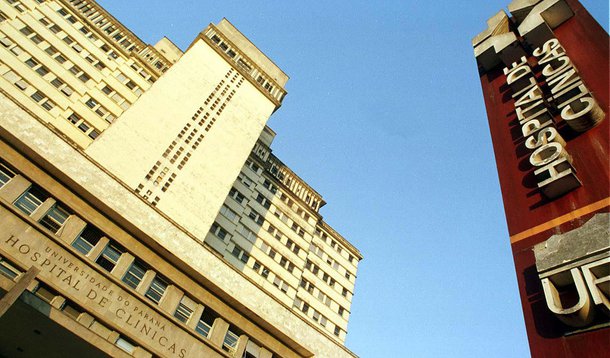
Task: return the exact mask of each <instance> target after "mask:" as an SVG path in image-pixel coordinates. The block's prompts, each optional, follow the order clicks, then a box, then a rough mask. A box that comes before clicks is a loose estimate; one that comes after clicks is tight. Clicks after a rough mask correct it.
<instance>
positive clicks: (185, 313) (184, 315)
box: [174, 296, 194, 323]
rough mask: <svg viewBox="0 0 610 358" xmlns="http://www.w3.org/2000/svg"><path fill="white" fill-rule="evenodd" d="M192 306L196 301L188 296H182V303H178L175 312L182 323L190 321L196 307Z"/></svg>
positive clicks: (175, 315)
mask: <svg viewBox="0 0 610 358" xmlns="http://www.w3.org/2000/svg"><path fill="white" fill-rule="evenodd" d="M189 306H191V307H189ZM192 306H194V302H193V301H192V300H191V299H190V298H188V297H186V296H184V297H182V300H180V303H179V304H178V308H176V312H174V317H176V318H177V319H178V320H179V321H180V322H182V323H186V322H188V320H189V319H190V318H191V316H192V315H193V311H194V309H193V308H192Z"/></svg>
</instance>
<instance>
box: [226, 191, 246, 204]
mask: <svg viewBox="0 0 610 358" xmlns="http://www.w3.org/2000/svg"><path fill="white" fill-rule="evenodd" d="M229 196H230V197H232V198H233V199H235V201H236V202H238V203H239V204H243V203H244V200H246V197H245V196H244V195H243V194H242V193H240V192H239V190H237V189H235V188H231V191H230V192H229Z"/></svg>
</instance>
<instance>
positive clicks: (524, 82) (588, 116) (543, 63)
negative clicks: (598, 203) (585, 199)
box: [503, 39, 604, 199]
mask: <svg viewBox="0 0 610 358" xmlns="http://www.w3.org/2000/svg"><path fill="white" fill-rule="evenodd" d="M532 54H533V56H534V57H536V59H537V60H538V66H540V67H541V68H542V69H541V73H542V76H543V80H544V81H545V83H546V86H547V87H548V88H549V92H550V96H548V97H547V96H545V93H544V91H543V89H542V88H541V87H540V86H539V84H538V82H537V80H536V78H535V76H534V71H532V67H531V66H530V64H529V63H528V60H527V58H526V57H521V58H520V60H519V62H513V63H512V64H511V65H510V66H507V67H505V68H504V70H503V72H504V74H505V75H506V83H507V84H508V85H509V87H510V88H511V90H512V91H513V98H514V100H515V103H514V105H515V112H516V114H517V119H518V120H519V125H521V134H522V135H523V137H524V138H525V147H526V148H527V149H530V150H532V153H531V154H530V157H529V162H530V164H531V165H532V167H534V168H536V169H535V171H534V175H535V177H536V182H537V185H538V188H540V189H541V191H542V193H543V194H544V195H545V196H546V197H548V198H550V199H554V198H556V197H559V196H561V195H563V194H566V193H568V192H569V191H571V190H574V189H576V188H577V187H579V186H580V185H581V183H580V180H578V178H577V177H576V174H575V170H574V168H573V167H572V158H571V156H570V155H569V154H568V152H567V150H566V149H565V146H566V142H565V140H564V139H563V138H562V137H561V135H560V134H559V132H558V131H557V129H556V128H555V122H554V118H553V115H552V114H551V111H550V109H557V110H560V113H561V118H562V119H563V120H564V121H565V122H566V123H567V124H568V125H569V126H570V128H572V129H573V130H575V131H577V132H584V131H586V130H588V129H590V128H592V127H594V126H595V125H597V124H598V123H599V122H601V120H603V119H604V113H603V111H602V110H601V108H600V107H599V105H598V104H597V102H596V101H595V99H594V98H593V96H592V95H591V93H590V92H589V90H588V89H587V87H586V86H585V85H584V84H583V83H582V80H581V78H580V76H579V75H578V70H577V69H576V68H575V67H574V65H573V64H572V61H571V60H570V58H569V57H568V56H567V55H566V51H565V49H564V48H563V47H562V46H561V44H560V43H559V41H558V40H557V39H550V40H548V41H547V42H545V43H544V44H543V45H542V46H540V47H538V48H536V49H535V50H534V51H533V52H532Z"/></svg>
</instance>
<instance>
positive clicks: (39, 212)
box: [30, 198, 57, 221]
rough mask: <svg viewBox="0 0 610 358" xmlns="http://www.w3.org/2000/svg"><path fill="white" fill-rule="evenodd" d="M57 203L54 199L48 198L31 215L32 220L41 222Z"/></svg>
mask: <svg viewBox="0 0 610 358" xmlns="http://www.w3.org/2000/svg"><path fill="white" fill-rule="evenodd" d="M56 203H57V200H55V199H53V198H48V199H47V200H45V201H44V202H43V203H42V204H40V206H39V207H37V208H36V210H34V212H33V213H32V214H30V217H31V218H32V220H36V221H39V220H40V219H42V218H43V217H44V216H45V215H46V213H47V211H49V209H51V208H52V207H53V205H55V204H56Z"/></svg>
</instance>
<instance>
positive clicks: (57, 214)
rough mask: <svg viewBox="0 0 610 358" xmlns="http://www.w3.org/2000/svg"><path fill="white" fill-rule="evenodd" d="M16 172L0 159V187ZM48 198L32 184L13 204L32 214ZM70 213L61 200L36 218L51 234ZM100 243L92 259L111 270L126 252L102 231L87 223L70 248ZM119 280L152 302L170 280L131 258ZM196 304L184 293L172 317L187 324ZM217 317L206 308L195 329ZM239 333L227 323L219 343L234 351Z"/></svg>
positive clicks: (203, 329) (87, 249) (205, 330)
mask: <svg viewBox="0 0 610 358" xmlns="http://www.w3.org/2000/svg"><path fill="white" fill-rule="evenodd" d="M16 174H17V173H16V171H15V170H14V169H12V168H10V167H9V166H8V165H7V164H6V163H4V162H2V161H0V188H2V187H3V186H4V185H6V184H7V183H8V182H10V180H11V179H12V178H14V177H15V176H16ZM48 199H52V197H51V196H50V195H49V193H47V192H46V191H45V190H44V189H42V188H41V187H39V186H37V185H35V184H32V185H31V186H30V187H29V188H28V189H27V190H26V191H25V192H24V193H23V194H21V195H20V196H19V197H18V198H17V199H16V200H15V202H14V203H13V205H14V206H15V207H16V208H17V209H19V210H20V211H21V212H23V213H24V214H26V215H28V216H31V215H32V214H33V213H34V212H35V211H36V210H37V209H38V208H40V207H41V206H42V205H43V203H45V202H46V201H47V200H48ZM71 215H74V213H73V212H72V211H71V210H70V209H69V208H68V207H66V206H65V205H63V204H62V203H59V202H55V203H54V204H53V205H52V206H51V207H50V208H49V209H48V210H47V212H46V213H45V214H44V215H43V216H42V218H41V219H39V220H38V223H39V224H40V225H41V226H42V227H44V228H45V229H47V230H49V231H50V232H52V233H53V234H57V233H58V232H59V230H60V229H61V228H62V227H63V225H64V224H65V223H66V222H67V220H68V218H69V217H70V216H71ZM103 238H105V239H106V241H105V242H102V239H103ZM99 245H104V247H103V249H101V252H100V254H99V255H98V256H97V257H96V258H91V259H92V260H93V261H94V262H95V263H96V264H98V265H99V266H100V267H101V268H103V269H104V270H106V271H108V272H112V271H113V270H114V268H115V267H116V266H117V264H118V263H119V260H120V259H121V257H122V256H123V255H124V254H125V253H126V252H127V251H126V249H125V248H124V247H123V246H121V245H120V244H119V243H118V242H116V241H114V240H112V239H109V238H108V237H107V235H105V234H104V233H103V232H102V231H101V230H99V229H98V228H96V227H95V226H93V225H91V224H88V223H87V224H86V226H85V228H84V229H83V230H82V231H81V233H80V234H79V235H78V236H77V237H76V238H75V239H74V241H73V242H72V247H73V248H74V249H76V251H78V252H79V253H81V254H82V255H85V256H87V255H89V254H90V253H91V252H92V251H94V249H98V247H99ZM2 263H3V262H2V259H1V258H0V272H3V273H5V271H6V273H5V274H6V275H10V276H13V278H14V277H15V276H16V275H17V274H18V273H15V272H14V270H11V269H9V267H10V266H7V265H4V264H2ZM147 275H149V276H153V278H152V280H150V282H148V283H147V285H148V286H147V287H146V288H145V289H144V288H141V287H140V286H141V285H142V284H144V281H145V276H147ZM121 281H122V282H123V283H125V285H126V286H128V287H130V288H131V289H133V290H134V291H136V293H138V292H144V297H146V298H148V299H149V300H150V301H152V302H153V303H155V304H159V302H160V301H161V300H162V298H163V297H164V295H165V293H166V291H167V289H168V287H169V286H170V285H172V283H171V281H169V280H168V279H167V278H165V277H163V276H161V275H160V274H158V273H156V272H155V271H153V270H152V269H151V268H150V267H149V266H148V265H146V264H145V263H144V262H143V261H142V260H140V259H138V258H135V259H134V260H133V262H132V263H131V265H130V266H129V268H128V269H127V271H126V272H125V274H124V275H123V276H122V278H121ZM138 289H140V290H141V291H140V290H138ZM196 306H197V303H196V302H195V301H194V300H193V299H191V298H189V297H188V296H186V295H184V296H183V298H182V299H181V301H180V303H179V305H178V307H177V308H176V310H175V311H174V313H173V316H174V317H175V318H176V319H177V320H179V321H180V322H182V323H186V322H187V321H189V320H190V319H191V318H192V315H193V313H194V312H195V308H196ZM219 317H220V316H219V315H218V314H217V313H215V312H214V311H212V310H211V309H209V308H207V307H206V308H205V309H204V310H203V313H202V315H201V317H200V318H199V321H198V323H197V326H196V328H195V331H196V332H198V333H199V334H200V335H202V336H203V337H206V338H207V337H208V335H209V333H210V330H211V327H212V325H213V323H214V321H215V319H216V318H219ZM240 332H241V331H239V329H238V328H237V327H234V326H232V325H231V326H230V329H229V330H228V331H227V333H226V335H225V338H224V342H223V346H222V348H223V349H224V350H225V351H227V352H230V353H232V352H234V351H235V349H236V347H237V340H238V338H239V335H240Z"/></svg>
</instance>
